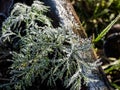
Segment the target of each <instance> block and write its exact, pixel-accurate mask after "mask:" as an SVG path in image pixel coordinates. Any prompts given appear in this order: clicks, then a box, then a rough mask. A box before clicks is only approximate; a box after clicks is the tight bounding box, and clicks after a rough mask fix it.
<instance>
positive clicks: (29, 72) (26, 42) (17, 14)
mask: <svg viewBox="0 0 120 90" xmlns="http://www.w3.org/2000/svg"><path fill="white" fill-rule="evenodd" d="M47 10H48V9H47V8H46V7H45V6H43V5H42V3H41V2H39V1H34V3H33V4H32V6H31V7H29V6H26V5H23V4H20V3H18V4H16V6H15V7H14V9H13V10H12V12H11V15H10V17H9V18H8V19H7V20H6V21H5V22H4V24H3V28H2V29H3V35H2V40H3V42H6V41H9V42H11V43H13V46H14V45H15V47H16V45H19V48H20V50H19V51H17V52H12V55H13V64H12V66H11V67H10V70H11V72H10V74H11V75H12V77H11V80H10V83H9V84H12V86H14V87H13V88H14V89H16V90H21V89H24V90H25V88H26V87H28V86H32V83H33V82H35V78H36V77H40V79H41V83H44V82H46V81H47V83H46V85H47V86H56V81H57V80H61V81H62V82H63V83H64V86H65V87H71V90H80V88H81V79H82V78H83V79H84V82H85V83H86V84H87V83H89V82H91V81H92V79H91V78H89V77H88V76H89V75H88V74H91V72H92V70H93V69H95V68H96V67H97V64H96V62H95V63H91V61H93V60H92V59H93V58H92V56H91V41H90V40H89V39H82V38H80V37H78V36H76V35H75V34H74V33H73V32H72V31H71V30H69V27H67V28H66V27H62V26H61V27H58V28H53V27H52V25H51V20H50V19H49V18H47V17H46V15H45V13H46V12H47ZM22 23H24V24H22ZM40 23H42V24H40ZM39 24H40V25H39ZM22 25H23V26H25V28H22V27H23V26H22ZM41 25H43V26H41ZM24 33H25V35H23V34H24ZM12 35H14V37H11V36H12ZM17 37H19V39H18V40H17V41H16V42H15V43H14V41H15V39H16V38H17ZM16 43H17V44H16ZM93 81H94V80H93ZM9 84H5V85H0V86H1V87H2V86H8V85H9Z"/></svg>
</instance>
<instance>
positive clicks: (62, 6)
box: [0, 0, 113, 90]
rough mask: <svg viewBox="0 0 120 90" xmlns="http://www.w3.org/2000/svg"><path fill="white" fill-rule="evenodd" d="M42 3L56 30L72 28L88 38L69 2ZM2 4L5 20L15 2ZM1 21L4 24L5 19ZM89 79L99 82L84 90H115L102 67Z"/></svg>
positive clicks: (66, 0)
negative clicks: (47, 9)
mask: <svg viewBox="0 0 120 90" xmlns="http://www.w3.org/2000/svg"><path fill="white" fill-rule="evenodd" d="M9 1H11V2H9ZM42 1H43V2H44V4H45V5H46V6H49V7H50V11H49V13H48V17H50V18H51V19H52V20H53V22H52V24H53V26H54V27H55V28H57V27H59V26H60V25H62V26H64V27H70V28H71V30H73V31H74V33H75V34H77V35H79V36H80V37H81V38H87V34H86V33H85V30H84V28H83V27H82V25H81V22H80V20H79V18H78V16H77V14H76V12H75V10H74V8H73V6H72V4H71V3H70V1H69V0H42ZM23 2H24V3H26V4H27V3H29V1H23ZM0 4H3V5H0V12H1V13H2V14H3V15H2V16H3V17H4V18H7V17H8V15H9V11H10V8H11V5H12V4H13V0H6V1H4V2H3V1H1V3H0ZM8 6H9V7H8ZM0 20H1V23H2V22H3V19H0ZM91 54H92V56H93V58H94V60H96V56H95V54H94V53H93V51H91ZM89 62H94V61H89ZM83 72H85V71H83ZM88 77H90V78H93V79H95V80H97V81H96V82H90V83H89V84H88V86H86V87H85V88H84V89H83V90H85V89H86V88H88V90H113V89H112V88H111V86H110V84H109V82H108V80H107V78H106V76H105V74H104V72H103V71H102V69H101V67H97V68H96V70H95V71H93V72H92V73H91V74H90V75H88Z"/></svg>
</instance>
